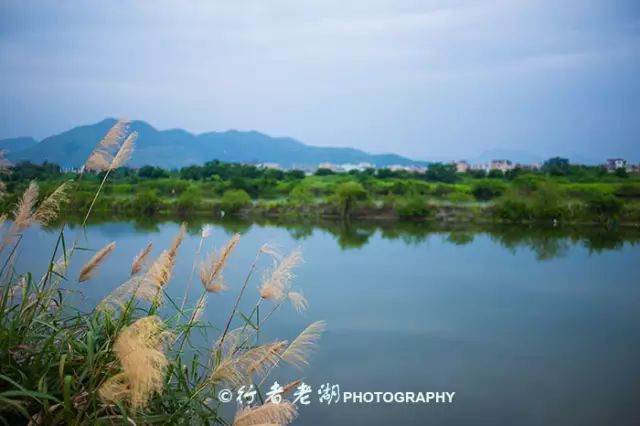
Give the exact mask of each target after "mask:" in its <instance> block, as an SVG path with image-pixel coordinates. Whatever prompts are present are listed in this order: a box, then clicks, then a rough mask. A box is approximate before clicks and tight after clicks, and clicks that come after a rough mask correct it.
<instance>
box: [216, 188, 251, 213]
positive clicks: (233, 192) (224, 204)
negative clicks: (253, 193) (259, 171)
mask: <svg viewBox="0 0 640 426" xmlns="http://www.w3.org/2000/svg"><path fill="white" fill-rule="evenodd" d="M249 205H251V197H249V194H247V193H246V191H243V190H242V189H229V190H227V191H225V192H224V194H222V198H221V199H220V208H222V210H224V211H226V212H228V213H237V212H238V211H240V210H241V209H242V208H244V207H247V206H249Z"/></svg>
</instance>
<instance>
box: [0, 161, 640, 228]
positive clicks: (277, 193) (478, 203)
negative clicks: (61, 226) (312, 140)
mask: <svg viewBox="0 0 640 426" xmlns="http://www.w3.org/2000/svg"><path fill="white" fill-rule="evenodd" d="M75 176H76V175H75V174H72V173H64V172H62V171H61V170H60V168H59V167H58V166H56V165H53V164H47V163H45V164H43V165H33V164H30V163H21V164H18V165H16V166H15V167H13V168H12V169H11V173H10V174H6V175H3V176H2V177H1V179H2V181H3V182H4V183H5V184H6V191H7V194H6V196H5V203H3V210H4V211H8V210H9V208H8V206H10V205H11V203H12V202H15V200H16V199H17V197H18V194H19V193H20V192H21V191H22V190H23V189H24V188H25V187H26V185H27V183H28V181H30V180H31V179H36V180H38V181H39V182H41V184H42V185H43V186H44V187H46V188H49V189H50V188H51V187H53V186H55V185H56V184H57V183H59V182H61V181H63V180H67V179H73V178H75ZM103 177H104V173H97V174H89V173H85V174H84V175H83V178H82V179H81V180H79V181H78V182H76V183H75V184H74V191H75V195H74V197H73V199H72V201H71V203H70V205H69V207H68V208H69V209H70V210H71V211H77V210H82V209H84V208H87V207H88V205H89V204H90V203H91V200H92V198H93V197H92V194H93V193H95V191H96V189H97V187H98V185H99V183H100V182H101V179H102V178H103ZM94 209H95V210H97V211H111V212H123V213H125V212H131V213H144V214H180V215H187V214H194V213H204V214H213V215H220V214H222V212H224V213H225V214H230V215H242V216H252V217H254V218H255V217H260V216H282V217H315V218H318V217H327V218H331V217H336V218H401V219H407V220H424V219H435V218H437V219H445V220H448V221H451V220H453V221H455V220H474V221H483V222H487V221H502V222H542V223H551V222H554V223H555V222H566V223H600V224H613V223H617V224H638V223H640V176H638V174H629V173H626V172H625V173H624V174H622V173H617V172H614V173H609V172H607V171H606V170H605V169H604V168H602V167H588V166H575V165H571V164H569V162H568V161H567V160H565V159H562V158H552V159H550V160H548V161H547V162H545V164H544V165H543V167H542V169H541V170H539V171H531V170H522V169H517V168H516V169H514V170H511V171H508V172H506V173H502V172H500V171H494V172H493V173H489V174H486V173H484V172H482V173H478V172H477V171H473V172H469V173H456V172H455V169H454V168H453V166H451V165H444V164H435V165H433V166H432V167H430V168H429V169H428V170H427V171H425V172H423V173H411V172H407V171H394V170H389V169H379V170H374V169H368V170H363V171H351V172H349V173H335V172H332V171H331V170H328V169H319V170H317V171H316V172H315V173H313V174H310V175H305V173H303V172H302V171H300V170H290V171H282V170H273V169H262V168H258V167H254V166H250V165H241V164H229V163H222V162H219V161H211V162H207V163H205V164H204V165H202V166H189V167H184V168H182V169H179V170H164V169H161V168H158V167H153V166H144V167H141V168H140V169H138V170H134V169H127V168H120V169H118V170H114V171H112V173H111V175H110V177H109V182H108V183H107V184H106V185H105V187H104V188H103V195H102V197H101V198H100V199H99V200H98V202H97V203H96V205H95V206H94Z"/></svg>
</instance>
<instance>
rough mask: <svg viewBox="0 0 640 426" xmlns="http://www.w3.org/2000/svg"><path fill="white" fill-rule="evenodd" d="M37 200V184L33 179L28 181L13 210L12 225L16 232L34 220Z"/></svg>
mask: <svg viewBox="0 0 640 426" xmlns="http://www.w3.org/2000/svg"><path fill="white" fill-rule="evenodd" d="M37 200H38V184H37V183H36V182H35V181H33V180H32V181H31V182H29V186H28V187H27V189H26V190H25V191H24V193H23V194H22V198H20V201H18V204H17V205H16V208H15V209H14V210H13V226H14V228H15V231H16V232H20V231H22V230H24V229H26V228H28V227H29V226H31V224H32V223H33V222H34V220H35V215H34V210H33V208H34V206H35V204H36V201H37Z"/></svg>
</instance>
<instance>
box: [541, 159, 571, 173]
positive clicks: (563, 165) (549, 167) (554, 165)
mask: <svg viewBox="0 0 640 426" xmlns="http://www.w3.org/2000/svg"><path fill="white" fill-rule="evenodd" d="M542 171H543V172H545V173H549V174H550V175H552V176H566V175H567V174H569V160H568V159H567V158H561V157H553V158H549V159H548V160H547V161H545V162H544V164H543V166H542Z"/></svg>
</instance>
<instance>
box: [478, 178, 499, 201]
mask: <svg viewBox="0 0 640 426" xmlns="http://www.w3.org/2000/svg"><path fill="white" fill-rule="evenodd" d="M505 189H506V186H505V184H504V183H502V182H496V181H494V180H485V181H482V182H478V183H476V184H475V185H474V186H473V189H472V190H471V193H472V194H473V196H474V197H476V199H477V200H479V201H488V200H491V199H493V198H496V197H499V196H500V195H502V194H503V193H504V191H505Z"/></svg>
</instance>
